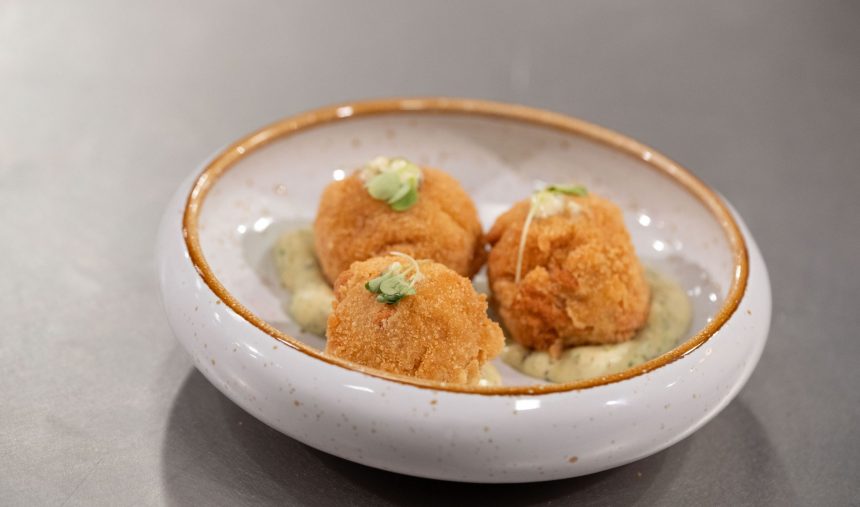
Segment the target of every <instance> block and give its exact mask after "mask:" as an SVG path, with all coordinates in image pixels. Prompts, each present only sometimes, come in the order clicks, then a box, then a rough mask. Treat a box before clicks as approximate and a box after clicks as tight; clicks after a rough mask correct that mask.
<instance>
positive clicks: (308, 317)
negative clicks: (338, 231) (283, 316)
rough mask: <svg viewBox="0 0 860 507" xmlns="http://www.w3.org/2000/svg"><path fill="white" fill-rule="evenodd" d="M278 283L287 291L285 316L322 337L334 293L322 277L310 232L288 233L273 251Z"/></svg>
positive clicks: (302, 230) (305, 230)
mask: <svg viewBox="0 0 860 507" xmlns="http://www.w3.org/2000/svg"><path fill="white" fill-rule="evenodd" d="M274 255H275V266H276V267H277V269H278V275H279V276H280V278H281V283H282V284H283V285H284V287H285V288H286V289H287V290H288V291H290V295H291V297H290V301H289V303H287V304H286V305H285V306H286V310H287V313H289V314H290V316H291V317H292V318H293V320H294V321H295V322H296V324H298V325H299V326H300V327H301V328H302V329H303V330H305V331H308V332H310V333H313V334H316V335H319V336H325V329H326V324H327V322H328V316H329V314H330V313H331V303H332V301H334V293H333V292H332V290H331V287H329V285H328V282H326V280H325V278H324V277H323V275H322V271H321V270H320V267H319V263H318V262H317V258H316V253H315V251H314V236H313V233H312V232H311V231H310V230H309V229H298V230H294V231H290V232H288V233H286V234H284V235H283V236H281V237H280V238H279V239H278V242H277V244H275V248H274Z"/></svg>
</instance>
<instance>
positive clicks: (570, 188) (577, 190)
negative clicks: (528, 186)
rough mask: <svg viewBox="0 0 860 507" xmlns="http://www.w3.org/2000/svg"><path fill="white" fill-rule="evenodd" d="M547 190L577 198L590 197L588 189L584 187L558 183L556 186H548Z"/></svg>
mask: <svg viewBox="0 0 860 507" xmlns="http://www.w3.org/2000/svg"><path fill="white" fill-rule="evenodd" d="M545 190H546V191H548V192H554V193H559V194H565V195H575V196H577V197H585V196H587V195H588V189H587V188H585V187H584V186H582V185H573V184H570V185H564V184H557V183H556V184H554V185H549V186H547V187H546V189H545Z"/></svg>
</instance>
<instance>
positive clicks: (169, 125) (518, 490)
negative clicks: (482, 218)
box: [0, 0, 860, 506]
mask: <svg viewBox="0 0 860 507" xmlns="http://www.w3.org/2000/svg"><path fill="white" fill-rule="evenodd" d="M858 22H860V3H858V2H856V1H853V2H851V1H843V2H835V1H824V2H812V1H809V2H796V1H759V2H746V1H741V0H737V1H736V0H732V1H726V2H699V3H698V4H696V5H693V4H691V3H688V2H673V1H668V0H666V1H664V0H653V1H652V0H647V1H636V2H619V1H616V0H612V1H588V2H575V3H574V2H551V1H547V2H539V3H538V2H535V3H527V2H515V3H509V2H495V1H486V2H447V3H426V4H425V3H421V4H418V3H414V4H405V3H402V2H378V1H373V2H349V3H347V2H344V3H341V4H328V3H319V2H303V3H295V2H279V1H271V2H265V1H254V2H238V1H237V2H226V1H216V2H211V1H210V2H204V1H182V2H168V1H150V2H126V3H122V2H110V1H103V2H100V1H92V0H81V1H76V2H59V1H58V2H53V3H49V2H42V1H34V0H21V1H17V0H11V1H10V0H6V1H4V2H0V238H2V240H0V359H2V363H0V364H2V366H0V504H3V505H87V506H89V505H165V504H167V505H245V504H254V505H262V504H291V503H295V504H314V505H320V504H351V505H352V504H355V505H378V504H437V503H442V502H448V503H455V504H457V503H471V502H475V503H482V504H487V505H492V504H550V503H552V504H572V503H584V504H646V505H651V504H669V505H692V504H704V505H708V504H738V505H741V504H750V505H752V504H755V505H792V504H805V505H812V504H816V505H846V504H855V505H857V504H858V502H860V496H858V493H860V491H858V478H860V472H858V460H860V435H858V433H857V429H858V420H860V408H858V407H860V368H858V359H860V336H858V329H860V305H859V304H858V300H860V276H858V268H857V265H856V264H857V260H858V259H860V199H858V194H860V157H858V155H857V153H858V144H860V29H858V26H860V25H858ZM388 95H454V96H469V97H480V98H488V99H496V100H504V101H511V102H519V103H523V104H527V105H531V106H537V107H542V108H548V109H553V110H557V111H561V112H564V113H569V114H573V115H576V116H579V117H582V118H585V119H587V120H590V121H593V122H596V123H599V124H602V125H605V126H608V127H610V128H613V129H616V130H619V131H621V132H624V133H627V134H629V135H631V136H633V137H635V138H638V139H640V140H643V141H644V142H646V143H648V144H650V145H652V146H655V147H656V148H658V149H660V150H661V151H663V152H665V153H667V154H669V155H670V156H672V157H673V158H675V159H676V160H678V161H679V162H681V163H682V164H684V165H686V166H688V167H689V168H691V169H692V170H693V171H694V172H695V173H696V174H698V175H699V176H700V177H701V178H703V179H704V180H705V181H706V182H708V183H710V184H712V185H713V186H714V187H716V188H717V189H719V190H720V191H721V192H722V193H723V194H724V195H725V196H726V197H727V198H728V199H729V200H730V201H731V202H732V203H734V205H735V206H736V207H737V209H738V210H739V211H740V213H741V214H742V215H743V216H744V217H745V218H746V220H747V222H748V224H749V226H750V228H751V230H752V232H753V234H754V235H755V237H756V238H757V240H758V242H759V244H760V246H761V249H762V250H763V252H764V256H765V259H766V261H767V263H768V266H769V270H770V275H771V279H772V284H773V291H774V292H773V294H774V314H773V322H772V328H771V333H770V340H769V343H768V346H767V348H766V350H765V352H764V356H763V357H762V359H761V363H760V364H759V367H758V369H757V370H756V372H755V373H754V375H753V376H752V378H751V379H750V381H749V383H748V385H747V386H746V388H745V389H744V390H743V392H742V393H741V394H740V396H739V397H738V398H737V399H736V400H735V401H734V402H733V403H732V404H731V405H729V406H728V408H726V409H725V410H724V411H723V412H722V413H721V414H720V415H719V416H717V417H716V418H715V419H714V420H713V421H712V422H710V423H709V424H708V425H707V426H705V427H704V428H702V429H701V430H700V431H699V432H697V433H695V434H694V435H693V436H691V437H689V438H687V439H686V440H684V441H682V442H681V443H679V444H677V445H675V446H674V447H671V448H670V449H668V450H666V451H664V452H661V453H659V454H657V455H655V456H652V457H650V458H648V459H645V460H642V461H640V462H637V463H633V464H630V465H627V466H624V467H621V468H618V469H615V470H610V471H607V472H603V473H599V474H596V475H592V476H587V477H582V478H578V479H571V480H564V481H556V482H552V483H543V484H528V485H501V486H479V485H467V484H453V483H442V482H435V481H426V480H420V479H414V478H410V477H405V476H399V475H396V474H391V473H386V472H380V471H376V470H373V469H369V468H366V467H363V466H360V465H356V464H352V463H349V462H346V461H343V460H340V459H337V458H333V457H330V456H327V455H325V454H323V453H320V452H317V451H315V450H313V449H311V448H309V447H306V446H304V445H303V444H301V443H299V442H296V441H294V440H291V439H290V438H288V437H285V436H283V435H281V434H279V433H276V432H275V431H273V430H271V429H269V428H268V427H266V426H264V425H263V424H262V423H259V422H257V421H256V420H255V419H253V418H252V417H251V416H249V415H248V414H246V413H244V412H243V411H242V410H241V409H239V408H238V407H237V406H235V405H234V404H233V403H232V402H230V401H229V400H228V399H227V398H225V397H224V396H222V395H221V394H220V393H219V392H218V391H217V390H215V388H213V387H212V386H211V385H209V383H208V382H207V381H206V380H205V379H204V378H203V377H202V376H201V375H200V374H198V373H196V372H195V370H194V369H193V367H192V366H191V362H190V361H189V359H188V358H187V357H186V355H185V353H184V352H183V350H182V349H181V348H180V347H179V345H178V344H177V342H176V341H175V340H174V338H173V336H172V335H171V331H170V329H169V328H168V326H167V322H166V320H165V318H164V315H163V312H162V308H161V306H160V305H161V303H160V301H159V297H158V288H157V285H156V278H155V273H154V266H153V255H152V254H153V240H154V237H155V231H156V227H157V224H158V220H159V216H160V213H161V211H162V209H163V207H164V206H165V204H166V202H167V199H168V197H169V195H170V194H171V192H173V190H174V189H175V188H176V187H177V185H178V184H179V182H180V180H182V179H183V178H184V177H185V176H186V175H187V174H188V173H189V172H190V171H192V170H193V169H194V168H195V167H196V166H197V164H199V163H200V162H201V161H202V160H203V159H204V158H206V157H207V156H208V155H209V154H210V153H211V152H212V151H213V150H214V149H216V148H217V147H219V146H221V145H222V144H224V143H226V142H228V141H230V140H233V139H235V138H236V137H238V136H240V135H242V134H244V133H246V132H248V131H250V130H252V129H254V128H256V127H258V126H261V125H263V124H265V123H267V122H269V121H272V120H274V119H277V118H279V117H282V116H285V115H289V114H292V113H296V112H299V111H301V110H305V109H309V108H313V107H317V106H321V105H324V104H328V103H332V102H337V101H342V100H348V99H356V98H367V97H379V96H388Z"/></svg>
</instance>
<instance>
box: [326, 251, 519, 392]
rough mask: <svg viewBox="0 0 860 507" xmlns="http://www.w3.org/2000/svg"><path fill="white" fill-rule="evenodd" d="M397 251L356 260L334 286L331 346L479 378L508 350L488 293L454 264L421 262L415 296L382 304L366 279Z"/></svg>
mask: <svg viewBox="0 0 860 507" xmlns="http://www.w3.org/2000/svg"><path fill="white" fill-rule="evenodd" d="M393 262H401V263H402V262H403V259H402V258H399V257H394V256H385V257H374V258H372V259H369V260H367V261H363V262H356V263H353V264H352V266H351V267H350V268H349V269H348V270H347V271H344V272H342V273H341V274H340V276H339V277H338V278H337V282H336V283H335V285H334V293H335V302H334V304H333V307H332V308H333V310H332V313H331V315H330V316H329V319H328V329H327V330H326V337H327V343H326V349H325V350H326V353H327V354H331V355H333V356H336V357H340V358H342V359H347V360H349V361H353V362H356V363H359V364H362V365H365V366H369V367H371V368H376V369H380V370H385V371H389V372H392V373H397V374H401V375H408V376H412V377H418V378H422V379H427V380H436V381H440V382H450V383H457V384H477V383H478V381H479V380H480V377H481V366H482V365H483V364H484V363H485V362H487V361H489V360H490V359H492V358H493V357H494V356H496V355H497V354H499V352H501V350H502V347H503V346H504V335H503V334H502V329H501V328H500V327H499V325H498V324H496V323H495V322H493V321H492V320H490V319H489V317H487V298H486V296H484V295H483V294H478V293H477V292H475V289H474V288H473V287H472V284H471V282H469V280H468V279H467V278H464V277H462V276H460V275H458V274H457V273H455V272H454V271H452V270H451V269H449V268H448V267H446V266H444V265H442V264H439V263H437V262H432V261H419V265H420V266H421V273H422V274H423V278H422V279H421V280H420V281H418V282H417V283H416V284H415V290H416V293H415V295H412V296H406V297H404V298H403V299H401V300H400V301H398V302H397V303H395V304H385V303H380V302H378V301H377V300H376V295H375V294H373V293H371V292H370V291H368V290H367V289H366V288H365V286H364V284H365V283H366V282H367V281H368V280H371V279H373V278H375V277H377V276H379V275H380V273H382V272H383V271H384V270H385V269H386V268H387V267H388V266H390V265H391V264H392V263H393Z"/></svg>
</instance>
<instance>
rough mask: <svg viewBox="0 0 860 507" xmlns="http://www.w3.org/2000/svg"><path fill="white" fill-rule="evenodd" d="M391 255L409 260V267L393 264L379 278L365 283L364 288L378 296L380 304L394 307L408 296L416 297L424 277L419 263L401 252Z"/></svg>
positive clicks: (397, 263)
mask: <svg viewBox="0 0 860 507" xmlns="http://www.w3.org/2000/svg"><path fill="white" fill-rule="evenodd" d="M390 253H391V255H397V256H398V257H404V258H406V259H408V260H409V265H408V266H405V267H404V266H403V265H402V264H400V263H399V262H393V263H391V265H390V266H388V267H387V268H386V269H385V271H383V272H382V273H381V274H380V275H379V276H377V277H376V278H373V279H372V280H369V281H368V282H367V283H365V284H364V288H365V289H367V290H369V291H370V292H372V293H373V294H376V295H377V296H376V300H377V301H379V302H380V303H385V304H389V305H393V304H394V303H396V302H398V301H400V300H401V299H403V298H405V297H406V296H412V295H414V294H415V284H416V283H418V282H420V281H421V279H422V278H423V277H424V275H422V274H421V269H420V267H419V266H418V261H416V260H415V259H413V258H412V257H410V256H408V255H406V254H404V253H400V252H390ZM407 276H409V278H408V279H407V278H406V277H407Z"/></svg>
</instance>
